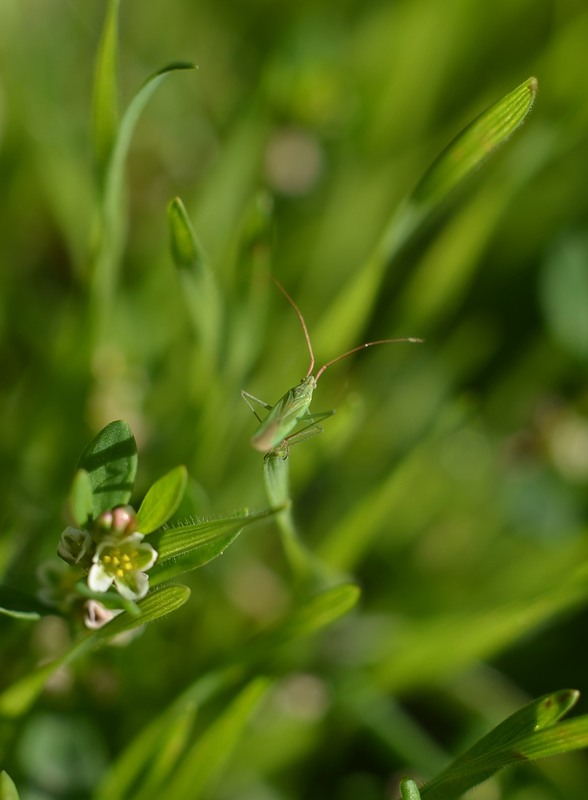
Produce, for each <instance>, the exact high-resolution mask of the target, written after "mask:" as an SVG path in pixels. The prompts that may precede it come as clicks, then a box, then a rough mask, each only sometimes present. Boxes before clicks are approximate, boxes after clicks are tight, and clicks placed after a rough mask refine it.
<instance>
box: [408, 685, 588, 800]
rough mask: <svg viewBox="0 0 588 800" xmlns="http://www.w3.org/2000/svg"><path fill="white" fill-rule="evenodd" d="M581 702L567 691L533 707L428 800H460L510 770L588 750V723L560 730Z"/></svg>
mask: <svg viewBox="0 0 588 800" xmlns="http://www.w3.org/2000/svg"><path fill="white" fill-rule="evenodd" d="M578 697H579V693H578V692H576V691H574V690H567V689H566V690H562V691H559V692H554V693H553V694H549V695H544V696H543V697H540V698H539V699H537V700H534V701H533V702H532V703H529V704H528V705H526V706H525V707H524V708H522V709H520V711H517V712H516V713H515V714H513V715H512V716H510V717H509V718H508V719H506V720H505V721H504V722H501V723H500V725H497V727H496V728H494V730H492V731H490V733H488V734H487V735H486V736H484V737H483V738H482V739H480V740H479V741H478V742H477V743H476V744H475V745H474V746H473V747H471V748H470V749H469V750H468V751H467V752H466V753H464V754H463V755H462V756H460V757H459V758H457V759H456V760H455V761H453V763H452V764H450V765H449V766H448V767H447V769H445V770H443V772H441V773H440V774H439V775H438V776H437V777H436V778H434V779H433V780H432V781H430V782H429V783H428V784H427V785H426V786H425V787H423V788H422V789H421V794H422V797H423V800H447V799H448V798H451V797H457V796H459V795H461V794H462V793H463V792H466V791H467V790H468V789H471V788H472V787H473V786H475V785H476V784H478V783H481V782H482V781H484V780H486V779H487V778H489V777H491V776H492V775H493V774H494V773H495V772H496V771H497V770H499V769H502V768H503V767H505V766H507V765H509V764H514V763H517V762H520V761H521V760H524V759H532V758H539V757H542V756H547V755H555V754H557V753H562V752H566V751H568V750H574V749H578V748H581V747H585V746H586V745H587V744H588V718H587V717H581V718H579V719H577V720H573V721H572V722H571V723H565V724H564V725H561V726H559V725H557V722H558V720H559V719H561V717H562V716H563V715H564V714H566V713H567V712H568V711H569V710H570V709H571V708H572V707H573V706H574V705H575V703H576V702H577V700H578ZM568 726H571V730H570V728H569V727H568ZM570 733H572V735H569V734H570Z"/></svg>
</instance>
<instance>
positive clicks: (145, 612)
mask: <svg viewBox="0 0 588 800" xmlns="http://www.w3.org/2000/svg"><path fill="white" fill-rule="evenodd" d="M189 597H190V589H189V588H188V587H187V586H164V587H162V588H161V589H155V590H153V591H151V592H149V594H148V595H147V596H146V597H144V598H143V599H142V600H139V602H138V603H137V605H138V607H139V614H129V612H128V611H123V612H122V614H119V615H118V616H117V617H115V618H114V619H112V620H111V621H110V622H108V623H107V624H106V625H104V627H103V628H100V629H99V630H97V631H96V632H95V634H94V636H96V638H98V639H109V638H110V637H112V636H118V635H119V634H121V633H126V632H127V631H132V630H133V629H134V628H138V627H140V626H141V625H147V623H149V622H155V620H157V619H160V618H161V617H165V616H166V615H167V614H171V612H172V611H176V609H178V608H180V607H181V606H183V605H184V603H185V602H186V601H187V600H188V598H189Z"/></svg>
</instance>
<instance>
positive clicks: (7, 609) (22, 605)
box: [0, 586, 48, 620]
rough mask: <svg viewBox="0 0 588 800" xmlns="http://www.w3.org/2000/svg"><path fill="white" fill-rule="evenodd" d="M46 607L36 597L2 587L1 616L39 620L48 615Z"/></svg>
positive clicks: (8, 587) (0, 587)
mask: <svg viewBox="0 0 588 800" xmlns="http://www.w3.org/2000/svg"><path fill="white" fill-rule="evenodd" d="M47 613H48V610H47V608H46V606H44V605H42V604H41V603H39V601H38V600H37V598H36V597H34V596H33V595H30V594H26V593H25V592H21V591H20V590H19V589H12V588H11V587H10V586H0V614H4V615H5V616H7V617H14V618H16V619H31V620H32V619H39V617H41V616H42V615H43V614H47Z"/></svg>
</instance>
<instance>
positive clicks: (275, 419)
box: [241, 277, 423, 455]
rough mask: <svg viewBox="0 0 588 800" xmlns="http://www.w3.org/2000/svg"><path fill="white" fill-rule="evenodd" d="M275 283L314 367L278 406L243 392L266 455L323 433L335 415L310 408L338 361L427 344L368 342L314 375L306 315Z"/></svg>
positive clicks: (256, 441) (257, 446) (254, 442)
mask: <svg viewBox="0 0 588 800" xmlns="http://www.w3.org/2000/svg"><path fill="white" fill-rule="evenodd" d="M272 280H273V281H274V283H275V284H276V286H277V287H278V289H279V290H280V291H281V292H282V294H283V295H284V297H285V298H286V300H287V301H288V302H289V303H290V305H291V306H292V308H293V309H294V311H295V312H296V315H297V316H298V319H299V320H300V324H301V325H302V330H303V332H304V338H305V339H306V346H307V347H308V352H309V355H310V364H309V367H308V372H307V373H306V376H305V377H304V378H302V380H301V381H300V383H299V384H298V385H297V386H294V387H293V388H292V389H288V391H287V392H286V393H285V394H284V395H283V396H282V397H281V398H280V399H279V400H278V402H277V403H276V404H275V405H274V406H270V405H269V404H268V403H264V401H263V400H259V398H257V397H254V396H253V395H252V394H249V392H245V391H241V396H242V397H243V399H244V400H245V402H246V403H247V405H248V406H249V408H250V409H251V410H252V411H253V413H254V414H255V416H256V417H257V419H258V420H259V423H260V424H259V427H258V428H257V430H256V431H255V433H254V434H253V436H252V437H251V445H252V446H253V447H254V448H255V449H256V450H259V451H260V452H261V453H265V454H266V455H269V454H271V453H275V452H276V451H285V452H286V453H287V448H288V445H289V444H293V443H294V442H296V441H301V440H302V439H305V438H308V437H309V436H314V435H315V434H317V433H321V432H322V428H321V427H320V425H318V424H317V423H319V422H320V421H321V420H323V419H326V418H327V417H330V416H331V415H332V414H334V413H335V412H334V411H323V412H320V413H318V414H311V413H310V410H309V409H310V404H311V402H312V396H313V393H314V390H315V389H316V386H317V383H318V380H319V378H320V377H321V375H322V374H323V372H324V371H325V370H326V369H328V368H329V367H330V366H332V365H333V364H336V363H337V361H341V360H342V359H343V358H347V356H350V355H351V354H352V353H357V352H358V350H363V349H364V348H365V347H373V346H374V345H376V344H390V343H391V342H416V343H420V342H422V341H423V340H422V339H415V338H412V337H410V338H403V339H379V340H378V341H376V342H366V343H365V344H360V345H358V346H357V347H354V348H353V349H352V350H348V351H347V352H346V353H342V354H341V355H340V356H337V357H336V358H333V359H331V360H330V361H327V363H326V364H323V366H322V367H321V368H320V369H319V370H318V371H317V373H316V375H314V374H313V372H314V365H315V358H314V352H313V349H312V344H311V341H310V336H309V333H308V329H307V327H306V322H305V321H304V317H303V316H302V313H301V312H300V309H299V308H298V306H297V305H296V303H295V302H294V300H293V299H292V298H291V297H290V295H289V294H288V292H287V291H286V290H285V289H284V287H283V286H282V285H281V283H279V282H278V281H277V280H276V279H275V278H273V277H272ZM252 402H253V403H257V404H258V405H260V406H263V408H265V409H267V410H268V411H269V413H268V415H267V417H265V419H263V420H262V419H261V418H260V417H259V416H258V414H257V412H256V411H255V409H254V407H253V406H252V405H251V403H252ZM299 423H305V425H304V427H303V428H302V429H301V430H299V431H294V429H295V428H296V426H297V425H298V424H299Z"/></svg>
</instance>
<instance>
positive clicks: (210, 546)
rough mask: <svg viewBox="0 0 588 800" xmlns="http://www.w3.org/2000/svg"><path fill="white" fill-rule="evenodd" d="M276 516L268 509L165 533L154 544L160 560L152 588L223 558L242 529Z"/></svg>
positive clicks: (182, 527)
mask: <svg viewBox="0 0 588 800" xmlns="http://www.w3.org/2000/svg"><path fill="white" fill-rule="evenodd" d="M273 513H274V512H273V511H271V510H270V509H268V510H266V511H257V512H255V513H252V514H236V515H233V516H231V517H223V518H222V519H215V520H211V521H208V522H198V523H194V524H191V525H183V526H181V527H176V528H169V529H168V530H165V531H164V532H163V533H162V534H160V535H159V536H158V538H156V539H155V540H154V542H153V546H154V547H155V549H156V550H157V552H158V553H159V557H158V559H157V563H156V564H155V566H154V567H153V569H152V570H151V571H150V573H149V582H150V584H151V586H156V585H157V584H159V583H162V582H163V581H167V580H169V579H170V578H173V577H176V576H177V575H181V574H183V573H184V572H189V571H190V570H193V569H197V568H198V567H201V566H203V565H204V564H208V562H209V561H212V560H213V559H214V558H216V557H217V556H220V555H222V553H223V552H224V551H225V550H226V549H227V547H228V546H229V545H230V544H232V543H233V542H234V541H235V539H236V538H237V537H238V536H239V535H240V533H241V531H242V530H243V528H245V527H247V526H248V525H252V524H254V523H256V522H259V521H260V520H264V519H267V518H269V517H270V516H271V515H272V514H273Z"/></svg>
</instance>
